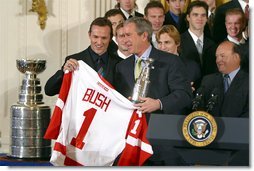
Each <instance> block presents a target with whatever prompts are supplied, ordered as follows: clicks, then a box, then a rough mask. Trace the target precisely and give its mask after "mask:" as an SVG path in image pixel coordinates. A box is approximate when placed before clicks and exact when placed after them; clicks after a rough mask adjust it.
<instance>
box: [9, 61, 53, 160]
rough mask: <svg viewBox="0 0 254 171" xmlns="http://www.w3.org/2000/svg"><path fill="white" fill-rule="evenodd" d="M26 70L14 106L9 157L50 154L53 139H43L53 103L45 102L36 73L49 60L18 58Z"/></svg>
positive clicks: (38, 156) (46, 155)
mask: <svg viewBox="0 0 254 171" xmlns="http://www.w3.org/2000/svg"><path fill="white" fill-rule="evenodd" d="M16 64H17V68H18V70H19V71H20V72H21V73H23V74H25V77H24V79H23V80H22V85H21V87H20V93H19V101H18V102H17V104H14V105H12V106H11V117H12V120H11V147H10V154H9V156H10V157H15V158H24V159H25V158H49V157H50V155H51V141H49V140H45V139H43V136H44V133H45V131H46V129H47V127H48V124H49V121H50V113H51V111H50V107H49V106H46V105H43V104H44V102H43V101H42V100H43V95H42V93H41V86H40V79H39V78H37V77H36V74H39V73H41V72H43V71H44V70H45V68H46V60H26V59H21V60H17V61H16Z"/></svg>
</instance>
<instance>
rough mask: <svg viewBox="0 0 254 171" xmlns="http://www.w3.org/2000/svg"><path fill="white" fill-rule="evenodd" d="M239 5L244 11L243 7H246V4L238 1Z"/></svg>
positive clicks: (242, 0)
mask: <svg viewBox="0 0 254 171" xmlns="http://www.w3.org/2000/svg"><path fill="white" fill-rule="evenodd" d="M238 2H239V4H240V5H241V8H242V9H243V11H244V10H245V7H246V5H247V3H246V2H245V1H244V0H238Z"/></svg>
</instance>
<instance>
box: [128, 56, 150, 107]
mask: <svg viewBox="0 0 254 171" xmlns="http://www.w3.org/2000/svg"><path fill="white" fill-rule="evenodd" d="M143 61H144V63H145V66H144V67H143V68H142V71H141V73H140V75H139V77H138V79H137V81H136V83H135V85H134V88H133V92H132V96H131V101H132V102H133V103H140V102H141V101H139V97H146V95H147V92H148V89H149V84H150V78H149V77H150V70H151V69H153V66H151V64H152V63H153V61H154V60H153V59H152V58H148V59H146V60H143Z"/></svg>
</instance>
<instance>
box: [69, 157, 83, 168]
mask: <svg viewBox="0 0 254 171" xmlns="http://www.w3.org/2000/svg"><path fill="white" fill-rule="evenodd" d="M64 165H65V166H83V165H82V164H80V163H79V162H77V161H75V160H72V159H71V158H69V157H67V156H66V158H65V160H64Z"/></svg>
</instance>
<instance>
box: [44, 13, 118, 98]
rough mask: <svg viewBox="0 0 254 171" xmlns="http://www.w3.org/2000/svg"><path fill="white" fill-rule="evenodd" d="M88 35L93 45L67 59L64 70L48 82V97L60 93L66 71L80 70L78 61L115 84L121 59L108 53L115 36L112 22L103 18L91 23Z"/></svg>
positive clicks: (46, 92)
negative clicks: (116, 72) (115, 73)
mask: <svg viewBox="0 0 254 171" xmlns="http://www.w3.org/2000/svg"><path fill="white" fill-rule="evenodd" d="M88 34H89V38H90V42H91V45H90V46H89V47H88V48H87V49H86V50H84V51H82V52H80V53H77V54H74V55H70V56H68V57H66V58H65V62H64V64H63V66H62V68H61V69H60V70H58V71H57V72H56V73H55V74H54V75H53V76H52V77H51V78H49V80H48V81H47V83H46V85H45V88H44V90H45V94H46V95H48V96H54V95H56V94H58V93H59V91H60V88H61V84H62V80H63V75H64V71H66V70H69V71H73V70H76V69H78V62H77V61H78V60H83V61H84V62H85V63H87V64H88V65H89V66H90V67H91V68H93V69H94V70H95V71H97V72H98V73H99V74H101V75H102V76H103V77H104V78H105V79H106V80H107V81H109V82H110V83H113V79H114V71H115V65H116V64H117V63H118V62H119V61H121V58H119V57H117V56H115V55H114V54H111V52H110V51H108V46H109V42H110V41H111V39H112V36H113V31H112V25H111V23H110V21H109V20H108V19H106V18H102V17H99V18H96V19H95V20H94V21H93V22H92V23H91V25H90V29H89V32H88Z"/></svg>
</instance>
